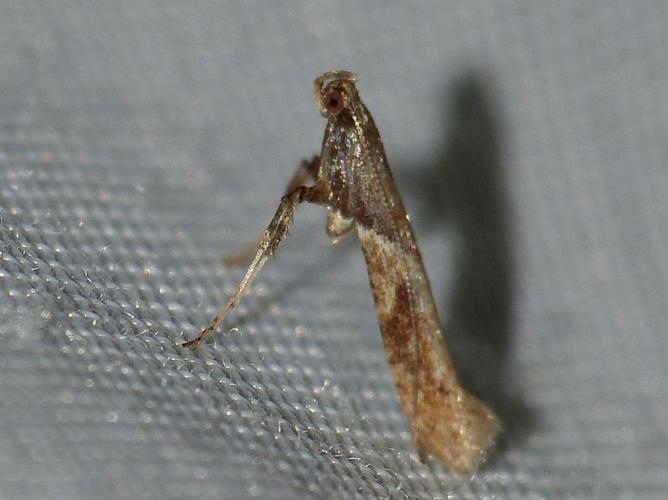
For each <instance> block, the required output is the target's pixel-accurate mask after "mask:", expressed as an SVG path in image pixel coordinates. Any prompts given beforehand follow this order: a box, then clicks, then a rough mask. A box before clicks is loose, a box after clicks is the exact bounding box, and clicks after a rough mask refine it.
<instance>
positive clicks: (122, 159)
mask: <svg viewBox="0 0 668 500" xmlns="http://www.w3.org/2000/svg"><path fill="white" fill-rule="evenodd" d="M667 14H668V6H667V4H666V2H660V1H657V2H642V3H640V2H617V3H610V2H607V3H602V2H581V1H575V0H573V1H565V2H531V3H527V2H516V1H505V2H487V1H466V2H464V1H462V2H436V1H434V2H421V3H417V4H414V3H412V2H410V3H409V2H401V1H396V2H377V3H376V2H365V3H364V4H362V3H361V2H348V1H345V2H311V1H293V2H289V3H282V2H259V1H251V2H243V3H239V2H231V1H230V2H227V1H221V2H212V3H206V4H205V3H199V2H179V1H163V2H148V1H144V0H140V1H137V0H132V1H129V0H124V1H117V2H109V3H98V2H95V3H93V2H86V1H83V0H81V1H76V0H62V1H54V2H34V1H26V0H7V1H5V2H3V3H2V5H0V47H1V48H2V50H0V292H2V300H1V301H0V341H1V344H0V497H2V498H3V499H27V498H35V499H44V498H49V499H61V498H62V499H65V498H67V499H78V498H81V499H89V498H110V499H111V498H113V499H118V498H132V499H138V498H148V499H163V498H174V499H176V498H178V499H187V498H193V499H194V498H197V499H199V500H202V499H207V498H229V499H237V498H252V497H258V498H278V499H280V498H301V497H307V498H356V497H358V498H369V497H386V498H446V497H447V498H450V497H454V498H480V497H485V498H592V497H597V498H634V499H635V498H666V497H667V496H668V479H667V476H666V470H667V469H668V431H667V429H668V393H667V390H666V387H667V385H666V378H667V375H668V374H667V369H666V363H667V361H668V359H667V357H668V356H667V353H668V341H667V340H666V326H665V325H666V324H668V308H666V306H665V297H666V294H667V292H668V290H667V288H668V250H667V249H668V225H667V224H666V223H665V221H666V220H668V171H667V170H666V168H667V167H666V161H667V160H666V159H667V158H668V141H666V130H668V93H667V92H666V89H668V51H666V50H665V48H666V47H668V30H666V26H667V25H668V15H667ZM333 68H345V69H350V70H353V71H356V72H357V73H358V74H359V76H360V84H359V88H360V92H361V95H362V98H363V99H364V101H365V102H366V103H367V105H368V107H369V108H370V109H371V111H372V113H373V114H374V116H375V118H376V121H377V123H378V125H379V128H380V130H381V133H382V135H383V137H384V140H385V144H386V148H387V153H388V156H389V160H390V164H391V165H392V167H393V169H394V172H395V179H396V181H397V183H398V184H399V188H400V190H401V192H402V193H403V195H404V198H405V201H406V203H407V205H408V208H409V211H410V212H411V215H412V220H413V221H414V224H415V228H416V231H417V234H418V237H419V241H420V243H421V247H422V249H423V254H424V257H425V262H426V266H427V269H428V271H429V273H430V276H431V279H432V286H433V288H434V292H435V294H436V296H437V301H438V303H439V304H440V305H441V307H440V309H441V315H442V320H443V324H444V329H445V330H446V335H447V338H448V342H449V344H450V348H451V351H452V353H453V356H454V357H455V360H456V363H457V365H458V366H459V367H460V372H461V373H462V377H463V378H464V380H465V381H466V383H467V385H468V386H469V387H471V388H472V390H473V391H474V392H475V393H476V394H478V395H479V396H481V397H482V399H484V400H485V401H487V402H488V403H489V404H490V405H491V406H492V407H494V408H495V410H496V411H497V412H498V414H499V416H500V417H501V418H502V419H503V421H504V425H505V434H504V438H503V439H502V441H501V443H500V445H499V447H498V449H497V450H496V452H495V454H494V455H493V456H492V458H491V460H490V461H489V463H488V464H487V465H485V467H484V468H483V469H481V470H480V471H479V472H478V473H477V474H476V476H475V477H474V478H473V479H472V480H470V481H469V480H468V479H462V478H458V477H456V476H455V475H453V474H452V473H451V472H449V471H448V470H446V469H444V468H443V467H442V466H441V465H439V464H438V463H435V462H432V463H429V464H427V465H423V464H421V463H420V462H419V460H418V458H417V455H416V452H415V449H414V447H413V445H412V442H411V437H410V434H409V430H408V426H407V424H406V422H405V420H404V417H403V414H402V410H401V407H400V404H399V400H398V398H397V395H396V393H395V390H394V386H393V383H392V380H391V376H390V373H389V370H388V366H387V362H386V358H385V354H384V352H383V350H382V344H381V340H380V334H379V331H378V326H377V322H376V318H375V315H374V311H373V302H372V297H371V292H370V291H369V288H368V284H367V281H366V272H365V270H364V263H363V259H362V257H361V252H360V250H359V248H358V246H357V244H356V242H355V241H354V238H351V239H350V240H349V241H346V242H345V243H342V244H341V245H340V246H337V247H334V248H330V245H329V242H328V241H327V239H326V237H325V235H324V212H323V210H322V209H320V208H318V207H302V208H300V210H299V212H298V214H297V217H296V220H295V225H294V229H293V231H292V233H291V237H290V238H289V239H288V240H286V241H285V242H284V244H283V246H282V247H281V249H279V252H278V255H277V257H276V258H275V259H272V261H271V262H270V263H269V264H268V266H267V267H266V269H265V270H263V272H262V273H261V274H260V276H259V278H258V281H257V283H256V284H255V285H254V286H253V287H252V289H251V292H250V293H249V295H248V296H247V297H246V298H245V299H244V300H243V302H242V304H241V306H240V307H239V309H238V311H236V312H235V313H234V314H233V315H232V316H231V317H230V318H229V320H228V321H227V322H226V323H225V325H224V327H223V328H222V331H221V333H220V334H219V335H218V336H217V337H216V338H215V340H214V341H212V342H209V343H207V345H206V346H204V347H203V348H201V349H199V350H197V351H194V352H193V351H189V350H184V349H181V348H180V347H179V345H180V342H181V341H183V340H184V339H186V338H191V337H192V336H194V335H195V334H196V333H197V331H198V329H199V328H201V327H202V326H203V325H205V324H206V322H207V321H208V320H209V319H210V318H211V317H212V315H213V314H214V313H215V311H216V310H217V308H218V307H219V306H220V305H221V304H222V303H223V302H224V300H225V299H226V297H227V296H228V294H229V293H230V292H231V290H232V289H233V287H234V286H235V285H236V282H237V280H238V279H239V278H240V276H241V274H242V272H243V270H241V269H225V268H223V267H222V266H221V264H220V262H219V256H220V255H221V254H222V253H223V252H226V251H227V252H234V251H237V250H239V249H240V248H242V247H243V246H244V245H245V244H246V243H247V242H249V241H252V240H253V239H254V238H255V237H256V236H257V235H258V234H259V233H260V232H261V231H262V230H264V227H265V225H266V224H267V222H268V221H269V218H270V217H271V215H272V214H273V210H274V209H275V207H276V205H277V203H278V198H279V196H280V195H281V191H282V189H283V185H284V184H285V182H287V180H288V179H289V177H290V176H291V174H292V172H293V170H294V168H295V167H296V166H297V164H298V162H299V161H300V160H301V159H302V158H304V157H307V156H311V155H313V154H315V153H318V152H319V149H320V141H321V138H322V131H323V127H324V122H323V120H322V118H321V117H320V116H319V114H318V112H317V110H316V108H315V105H314V102H313V98H312V94H311V81H312V79H313V78H314V77H315V76H316V75H317V74H319V73H320V72H322V71H325V70H329V69H333Z"/></svg>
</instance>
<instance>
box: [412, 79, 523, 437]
mask: <svg viewBox="0 0 668 500" xmlns="http://www.w3.org/2000/svg"><path fill="white" fill-rule="evenodd" d="M492 96H493V93H492V89H491V85H490V82H489V80H488V79H486V78H485V77H484V76H483V75H480V74H478V73H475V72H469V73H467V74H466V75H464V77H463V78H461V79H460V80H459V81H458V82H456V84H455V86H454V89H453V87H452V86H449V87H448V94H447V95H446V96H445V105H446V110H445V112H444V114H443V115H444V116H445V117H446V119H447V120H448V125H449V130H450V132H449V134H448V138H447V140H446V141H445V143H444V146H443V148H442V150H441V151H439V152H438V154H436V155H434V158H435V160H434V161H433V162H429V164H427V165H422V166H417V167H416V166H411V168H409V169H407V171H408V172H410V175H411V179H403V178H402V187H404V186H405V187H406V188H407V189H408V190H414V193H413V194H414V195H415V196H414V198H416V199H418V200H420V201H419V202H418V203H420V204H421V205H419V206H418V209H419V210H420V212H422V213H423V214H424V216H425V217H426V218H427V220H428V222H429V224H428V226H431V227H432V228H433V229H439V230H442V228H443V224H447V225H448V227H449V228H450V229H452V230H453V236H455V237H456V239H455V241H456V242H457V246H458V248H457V250H456V261H455V263H454V266H455V267H454V269H455V278H454V284H453V286H452V288H451V289H450V290H449V291H448V292H449V293H448V297H447V299H446V303H445V304H443V305H442V306H441V307H440V312H441V317H442V318H446V319H447V321H446V322H445V325H444V332H445V335H446V339H447V342H448V348H449V350H450V353H451V355H452V357H453V361H454V363H455V365H456V367H457V372H458V373H459V375H460V378H461V379H462V383H463V384H464V385H465V386H466V387H468V388H470V389H471V390H472V392H474V393H475V394H477V395H478V396H479V397H480V398H481V399H483V400H484V401H485V402H487V403H488V404H490V406H492V407H493V408H494V410H495V411H496V413H497V414H498V415H499V417H500V418H501V420H502V421H503V425H504V429H505V434H506V436H507V438H508V439H502V445H501V447H502V448H503V447H504V445H505V444H504V443H508V441H512V443H513V445H515V444H517V441H518V440H519V441H521V440H522V438H523V437H525V436H526V435H527V434H528V432H530V430H531V428H532V427H533V424H534V422H535V418H534V415H533V414H532V412H531V411H530V409H529V408H528V407H527V406H526V405H525V404H524V402H523V400H522V398H521V395H519V394H517V391H516V390H515V389H514V388H513V382H512V378H511V377H512V376H511V374H510V373H509V370H508V368H509V367H508V361H509V358H510V356H511V350H512V347H513V345H512V344H513V299H514V292H515V273H514V263H513V252H512V237H511V234H512V227H511V225H512V214H511V209H510V205H509V200H508V192H507V186H506V179H505V169H504V165H503V164H502V157H501V153H500V140H501V138H502V129H501V124H500V123H499V122H500V120H499V118H498V113H496V112H495V108H494V105H493V102H492ZM443 129H444V130H445V127H443ZM404 181H405V182H404ZM446 265H447V266H452V265H453V264H452V263H446Z"/></svg>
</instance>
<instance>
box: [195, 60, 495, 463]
mask: <svg viewBox="0 0 668 500" xmlns="http://www.w3.org/2000/svg"><path fill="white" fill-rule="evenodd" d="M355 80H356V77H355V75H354V74H352V73H350V72H348V71H330V72H327V73H325V74H323V75H321V76H319V77H318V78H316V80H315V82H314V86H315V100H316V103H317V105H318V108H319V109H320V113H321V114H322V116H323V117H325V118H327V128H326V129H325V136H324V140H323V145H322V153H321V155H320V157H317V156H316V157H315V158H313V160H311V161H309V162H304V163H303V164H302V165H301V167H300V168H299V169H298V171H297V173H296V174H295V175H294V177H293V179H292V181H291V182H290V184H289V187H288V190H287V194H286V195H285V196H283V198H281V203H280V205H279V206H278V210H277V211H276V215H275V216H274V218H273V220H272V221H271V223H270V224H269V226H268V227H267V230H266V232H265V233H264V236H263V237H262V239H261V240H260V242H259V245H258V248H257V253H256V254H255V257H254V258H253V261H252V262H251V264H250V266H249V268H248V271H247V272H246V274H245V276H244V277H243V279H242V280H241V282H240V283H239V286H238V288H237V290H236V292H235V293H234V295H233V296H232V297H231V298H230V300H229V302H228V303H227V304H226V305H225V306H224V307H223V308H222V309H221V310H220V312H219V313H218V315H217V316H216V317H215V318H214V320H213V321H212V322H211V324H209V326H207V327H206V328H205V329H204V330H203V331H202V333H201V334H200V335H199V336H198V337H197V338H195V339H193V340H191V341H189V342H186V343H185V344H183V345H184V346H186V347H196V346H198V345H199V344H201V343H202V342H203V341H204V340H205V339H206V338H207V337H208V336H209V335H211V334H212V333H213V332H214V331H215V330H216V329H217V328H218V326H219V325H220V323H221V322H222V321H223V320H224V319H225V317H226V316H227V314H228V313H229V312H230V311H231V310H232V309H234V308H235V307H236V306H237V304H238V303H239V299H240V298H241V297H242V295H243V294H244V293H245V291H246V289H247V288H248V286H249V285H250V284H251V282H252V281H253V279H254V278H255V276H256V275H257V273H258V272H259V271H260V269H261V268H262V266H263V265H264V263H265V262H266V261H267V258H268V257H269V256H270V255H272V254H273V253H274V251H275V250H276V248H277V247H278V244H279V243H280V241H281V240H282V239H283V237H284V236H285V235H286V234H287V230H288V225H289V224H290V221H291V220H292V216H293V214H294V212H295V209H296V208H297V205H299V203H301V202H304V201H308V202H311V203H318V204H321V205H325V206H326V207H327V208H328V214H327V234H328V235H329V236H330V237H331V238H333V239H334V240H335V241H337V240H338V239H340V238H341V237H343V236H345V235H346V234H347V233H349V232H350V231H351V230H352V229H353V228H354V229H356V230H357V236H358V237H359V240H360V241H361V243H362V249H363V251H364V256H365V258H366V263H367V269H368V273H369V281H370V283H371V288H372V290H373V296H374V299H375V305H376V312H377V314H378V321H379V322H380V329H381V331H382V334H383V342H384V344H385V350H386V351H387V356H388V359H389V362H390V367H391V369H392V373H393V375H394V381H395V383H396V386H397V390H398V392H399V396H400V397H401V402H402V404H403V407H404V412H405V414H406V417H407V418H408V421H409V423H410V426H411V428H412V431H413V437H414V439H415V442H416V444H417V447H418V450H419V451H420V457H421V458H424V456H425V455H426V454H433V455H435V456H436V457H438V458H439V459H440V460H441V461H443V463H445V464H446V465H447V466H449V467H451V468H452V469H454V470H455V471H457V472H459V473H461V474H466V475H470V474H472V473H473V472H474V471H475V469H476V468H477V467H478V465H479V464H480V463H481V462H482V461H483V460H484V459H485V456H486V453H487V451H488V449H489V448H490V447H491V446H492V445H493V443H494V440H495V438H496V436H497V434H498V432H499V431H500V427H501V426H500V423H499V421H498V419H497V418H496V417H495V416H494V414H493V413H492V412H491V411H490V410H489V409H487V408H486V407H485V406H484V405H483V404H482V403H481V402H480V401H478V400H477V399H476V398H475V397H473V396H472V395H471V394H469V393H468V392H467V391H466V390H465V389H464V388H463V387H462V386H461V385H460V383H459V380H458V379H457V375H456V374H455V372H454V369H453V365H452V362H451V360H450V357H449V355H448V352H447V350H446V347H445V341H444V339H443V335H442V333H441V328H440V321H439V318H438V313H437V312H436V305H435V304H434V298H433V296H432V293H431V289H430V287H429V281H428V279H427V275H426V274H425V270H424V266H423V264H422V258H421V256H420V251H419V250H418V247H417V244H416V242H415V236H414V235H413V230H412V228H411V224H410V222H409V220H408V216H407V214H406V209H405V208H404V205H403V203H402V202H401V198H400V197H399V193H398V192H397V188H396V187H395V185H394V182H393V180H392V174H391V173H390V169H389V167H388V164H387V159H386V158H385V150H384V148H383V142H382V141H381V138H380V135H379V133H378V129H377V128H376V125H375V124H374V121H373V118H372V117H371V114H370V113H369V111H368V110H367V108H366V107H365V106H364V104H363V103H362V101H361V100H360V98H359V95H358V93H357V88H356V87H355ZM309 179H310V180H312V181H314V184H313V185H310V186H309V185H306V182H307V181H308V180H309Z"/></svg>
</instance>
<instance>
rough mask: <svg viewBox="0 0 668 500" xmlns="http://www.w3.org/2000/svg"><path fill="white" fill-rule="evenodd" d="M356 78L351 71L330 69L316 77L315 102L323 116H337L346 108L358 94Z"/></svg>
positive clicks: (314, 84) (314, 83)
mask: <svg viewBox="0 0 668 500" xmlns="http://www.w3.org/2000/svg"><path fill="white" fill-rule="evenodd" d="M356 79H357V77H356V76H355V74H354V73H351V72H350V71H328V72H327V73H323V74H322V75H320V76H319V77H318V78H316V79H315V81H314V82H313V87H314V88H313V90H314V92H315V102H316V104H317V105H318V109H319V110H320V114H321V115H322V116H324V117H326V118H329V117H331V116H336V115H338V114H339V113H341V111H343V110H344V109H346V107H347V106H348V105H349V103H350V100H351V99H350V98H351V97H352V96H356V95H357V90H356V89H355V80H356Z"/></svg>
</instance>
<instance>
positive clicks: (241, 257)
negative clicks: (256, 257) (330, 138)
mask: <svg viewBox="0 0 668 500" xmlns="http://www.w3.org/2000/svg"><path fill="white" fill-rule="evenodd" d="M318 170H320V157H319V156H317V155H316V156H314V157H313V158H311V159H310V160H304V161H302V162H301V164H300V165H299V167H297V170H296V172H295V173H294V175H293V176H292V179H290V182H289V183H288V186H287V187H286V188H285V194H289V193H292V192H293V191H294V190H295V189H297V188H298V187H299V186H303V185H305V184H306V183H307V182H309V181H315V180H316V179H317V178H318ZM261 241H262V237H260V238H258V239H257V240H255V241H253V242H251V243H249V244H248V245H246V247H245V248H244V249H243V250H241V251H240V252H237V253H234V254H231V255H224V256H223V257H222V260H223V264H224V265H225V266H227V267H236V266H240V265H241V264H243V263H245V262H247V261H248V259H250V258H251V257H252V255H253V254H254V253H255V251H256V250H257V247H258V245H259V244H260V242H261Z"/></svg>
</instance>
